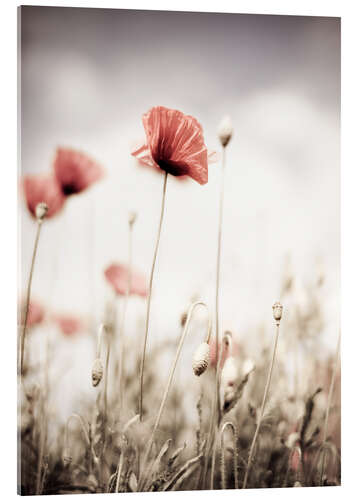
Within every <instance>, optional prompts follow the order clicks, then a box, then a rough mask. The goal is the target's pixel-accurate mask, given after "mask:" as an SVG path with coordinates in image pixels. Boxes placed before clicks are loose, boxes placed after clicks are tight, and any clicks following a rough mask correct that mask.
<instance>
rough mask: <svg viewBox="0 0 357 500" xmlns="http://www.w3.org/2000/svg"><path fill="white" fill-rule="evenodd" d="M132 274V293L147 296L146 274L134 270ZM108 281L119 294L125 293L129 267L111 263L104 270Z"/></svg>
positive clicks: (130, 291)
mask: <svg viewBox="0 0 357 500" xmlns="http://www.w3.org/2000/svg"><path fill="white" fill-rule="evenodd" d="M130 274H131V276H130V281H131V283H130V290H129V293H130V295H140V296H141V297H146V295H147V284H146V279H145V276H143V275H142V274H140V273H138V272H134V271H132V272H131V273H130ZM104 275H105V277H106V278H107V281H108V282H109V283H110V285H111V286H112V287H113V288H114V290H115V293H117V294H118V295H125V294H126V291H127V287H128V282H129V269H127V267H125V266H123V265H121V264H111V265H110V266H109V267H107V268H106V269H105V271H104Z"/></svg>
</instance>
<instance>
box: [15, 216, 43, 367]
mask: <svg viewBox="0 0 357 500" xmlns="http://www.w3.org/2000/svg"><path fill="white" fill-rule="evenodd" d="M42 222H43V220H42V219H38V220H37V232H36V238H35V244H34V247H33V252H32V260H31V267H30V274H29V279H28V282H27V292H26V303H25V317H24V324H23V327H22V331H21V352H20V374H21V375H23V367H24V356H25V338H26V330H27V319H28V314H29V306H30V298H31V284H32V278H33V271H34V267H35V260H36V254H37V247H38V242H39V239H40V233H41V227H42Z"/></svg>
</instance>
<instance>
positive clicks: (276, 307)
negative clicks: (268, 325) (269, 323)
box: [273, 302, 283, 321]
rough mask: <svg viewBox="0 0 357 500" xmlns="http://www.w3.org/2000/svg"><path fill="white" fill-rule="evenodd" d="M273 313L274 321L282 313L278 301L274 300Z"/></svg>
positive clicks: (277, 319)
mask: <svg viewBox="0 0 357 500" xmlns="http://www.w3.org/2000/svg"><path fill="white" fill-rule="evenodd" d="M273 315H274V319H275V320H276V321H280V320H281V317H282V315H283V306H282V305H281V304H280V302H275V303H274V304H273Z"/></svg>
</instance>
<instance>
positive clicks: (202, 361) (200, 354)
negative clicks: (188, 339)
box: [192, 342, 209, 377]
mask: <svg viewBox="0 0 357 500" xmlns="http://www.w3.org/2000/svg"><path fill="white" fill-rule="evenodd" d="M208 363H209V345H208V344H207V342H202V344H200V345H199V346H198V347H197V349H196V351H195V354H194V355H193V360H192V368H193V373H194V374H195V375H197V377H199V376H200V375H202V373H204V372H205V371H206V370H207V367H208Z"/></svg>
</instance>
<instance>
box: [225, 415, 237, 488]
mask: <svg viewBox="0 0 357 500" xmlns="http://www.w3.org/2000/svg"><path fill="white" fill-rule="evenodd" d="M227 427H230V428H231V429H232V433H233V474H234V488H235V489H236V490H237V489H238V448H237V430H236V428H235V425H234V424H233V423H232V422H226V423H225V424H224V425H222V428H221V481H222V489H223V490H224V489H226V462H225V456H224V452H225V448H224V431H225V429H226V428H227Z"/></svg>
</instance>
